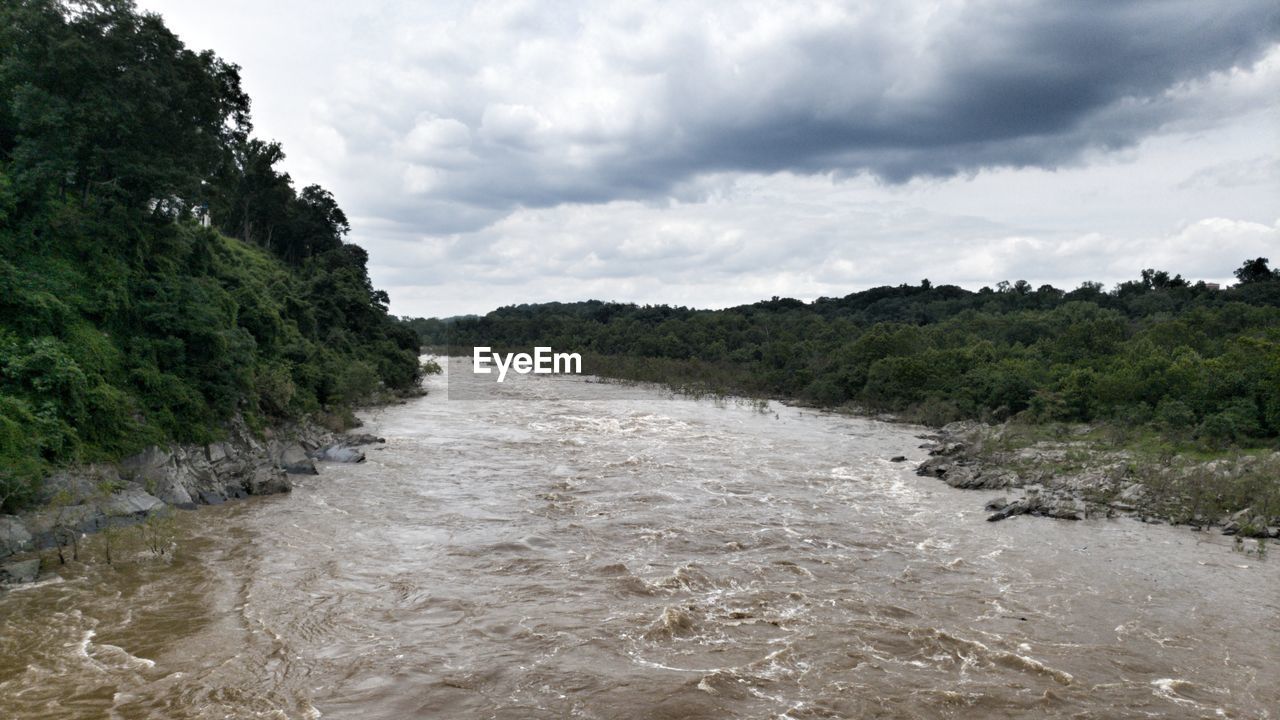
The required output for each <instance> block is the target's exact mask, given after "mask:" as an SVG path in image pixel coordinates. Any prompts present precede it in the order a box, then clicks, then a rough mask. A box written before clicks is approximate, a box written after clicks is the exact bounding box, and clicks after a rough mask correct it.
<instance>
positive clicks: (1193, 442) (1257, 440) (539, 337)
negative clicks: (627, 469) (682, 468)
mask: <svg viewBox="0 0 1280 720" xmlns="http://www.w3.org/2000/svg"><path fill="white" fill-rule="evenodd" d="M1236 275H1237V278H1238V280H1239V281H1240V282H1239V284H1238V285H1236V286H1233V287H1230V288H1226V289H1218V288H1217V287H1215V286H1211V285H1207V284H1205V283H1202V282H1201V283H1195V284H1192V283H1190V282H1188V281H1186V280H1184V279H1183V278H1182V277H1181V276H1178V275H1173V276H1171V275H1170V274H1169V273H1167V272H1162V271H1154V270H1146V271H1143V272H1142V273H1141V277H1140V278H1139V279H1137V280H1134V281H1130V282H1125V283H1121V284H1120V285H1118V286H1117V287H1115V288H1114V289H1112V290H1110V291H1107V290H1104V288H1103V287H1102V286H1101V285H1099V284H1097V283H1085V284H1083V285H1082V286H1080V287H1079V288H1077V289H1075V290H1072V291H1063V290H1060V289H1058V288H1055V287H1052V286H1049V285H1045V286H1042V287H1040V288H1036V289H1033V288H1032V287H1031V286H1030V285H1029V284H1028V283H1026V282H1023V281H1018V282H1016V283H1012V284H1010V283H1000V284H999V286H997V287H996V288H983V289H981V290H979V291H977V292H972V291H969V290H965V289H962V288H959V287H956V286H951V285H940V286H935V285H933V284H932V283H930V282H929V281H927V280H925V281H923V282H921V283H920V284H919V285H901V286H898V287H879V288H873V289H870V290H865V291H862V292H857V293H853V294H851V295H848V296H846V297H843V298H820V299H818V300H816V301H814V302H811V303H805V302H801V301H799V300H792V299H787V298H773V299H772V300H768V301H764V302H758V303H755V304H752V305H744V306H741V307H734V308H728V309H725V310H692V309H688V308H683V307H669V306H661V305H660V306H637V305H631V304H620V303H606V302H599V301H588V302H580V303H549V304H542V305H518V306H510V307H504V308H500V309H498V310H495V311H493V312H491V313H489V314H488V315H485V316H483V317H465V318H457V319H452V320H447V321H445V320H436V319H430V320H423V319H417V320H412V321H410V323H411V325H412V326H413V327H415V329H417V330H418V332H419V333H420V335H421V336H422V339H423V342H424V344H428V345H438V346H451V347H453V348H455V349H457V350H462V351H465V352H469V348H470V347H471V346H473V345H490V346H494V347H525V348H527V347H530V346H532V345H549V346H551V347H554V348H556V349H565V350H572V351H580V352H582V353H583V358H584V370H585V371H586V372H589V373H593V374H597V375H602V376H609V377H620V378H627V379H635V380H649V381H657V382H664V383H668V384H672V385H675V386H677V387H686V388H688V387H693V388H705V389H707V390H710V391H713V392H733V393H741V394H747V395H755V396H767V397H783V398H789V399H794V400H798V401H801V402H806V403H809V404H812V405H815V406H819V407H829V408H840V407H849V408H856V409H859V410H863V411H871V412H889V413H895V414H898V415H899V416H901V417H904V418H907V419H911V420H916V421H920V422H924V423H928V424H933V425H942V424H945V423H947V422H951V421H954V420H960V419H978V420H983V421H988V422H1001V421H1005V420H1016V421H1019V422H1020V423H1022V424H1028V425H1033V426H1038V425H1048V424H1063V423H1068V424H1069V423H1089V424H1094V425H1104V426H1106V427H1107V428H1108V430H1107V432H1108V433H1110V435H1109V436H1108V438H1107V439H1108V440H1110V441H1111V442H1112V443H1113V444H1114V443H1116V442H1118V443H1120V444H1127V443H1130V442H1139V441H1141V442H1147V443H1158V444H1162V445H1167V446H1170V447H1173V448H1176V449H1180V450H1188V451H1203V452H1220V451H1222V450H1225V449H1226V448H1228V447H1230V446H1262V447H1265V446H1273V445H1274V444H1275V443H1276V438H1277V435H1278V434H1280V273H1277V272H1276V271H1274V270H1272V269H1270V267H1269V266H1268V261H1267V259H1266V258H1255V259H1252V260H1249V261H1247V262H1245V263H1244V264H1243V265H1242V266H1241V267H1240V269H1239V270H1238V271H1237V272H1236ZM1112 436H1114V437H1112ZM1121 436H1123V437H1121Z"/></svg>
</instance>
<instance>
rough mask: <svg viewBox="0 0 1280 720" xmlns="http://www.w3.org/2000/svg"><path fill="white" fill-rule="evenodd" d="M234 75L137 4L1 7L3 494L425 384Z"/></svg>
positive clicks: (316, 190)
mask: <svg viewBox="0 0 1280 720" xmlns="http://www.w3.org/2000/svg"><path fill="white" fill-rule="evenodd" d="M251 131H252V126H251V123H250V115H249V98H248V97H247V96H246V95H245V94H244V92H243V91H242V90H241V87H240V78H239V73H238V68H237V67H236V66H235V65H232V64H229V63H227V62H224V61H223V60H221V59H219V58H218V57H217V56H215V55H214V54H213V53H212V52H207V51H206V52H195V51H192V50H189V49H187V48H186V47H184V45H183V43H182V42H181V41H180V40H179V39H178V38H177V37H175V36H174V35H173V34H172V33H171V32H170V31H169V30H167V29H166V28H165V26H164V24H163V23H162V22H161V20H160V18H159V17H158V16H155V15H148V14H142V13H139V12H138V11H137V10H136V9H135V8H134V7H133V5H132V3H130V2H125V1H121V0H106V1H105V2H93V3H62V2H56V1H55V0H4V1H3V2H0V501H2V502H0V507H3V508H4V509H6V510H8V509H12V508H15V507H19V506H21V505H22V504H23V503H25V502H28V501H30V500H31V499H32V498H33V497H34V496H35V495H36V494H37V491H38V485H39V478H40V477H41V476H42V475H43V474H44V473H46V472H48V471H49V470H50V469H51V468H53V467H56V466H57V465H59V464H65V463H69V462H77V461H95V460H101V459H111V458H116V457H120V456H122V455H124V454H127V453H130V452H134V451H137V450H138V449H140V448H142V447H144V446H146V445H149V444H152V443H160V442H165V441H205V440H209V439H212V438H215V437H217V436H218V435H219V434H220V433H221V432H222V429H223V427H224V426H225V423H226V422H227V421H228V420H229V419H230V418H232V417H233V416H235V415H236V414H240V415H243V417H245V418H246V419H247V420H248V421H249V422H250V424H251V425H253V426H257V427H262V426H265V425H266V424H269V423H272V422H277V421H282V420H287V419H295V418H299V417H302V416H306V415H309V414H316V413H321V412H331V413H339V414H341V412H342V409H343V408H344V407H345V406H347V405H349V404H350V403H352V402H354V401H356V400H358V399H360V398H361V397H363V396H366V395H368V394H369V393H371V392H372V391H374V390H376V389H378V388H379V387H385V388H390V389H399V388H408V387H412V386H414V385H415V384H416V381H417V379H418V373H419V368H418V362H417V338H416V336H415V335H414V333H413V332H412V331H410V330H408V329H407V328H405V327H404V326H402V325H400V324H399V323H397V322H396V321H395V320H394V318H391V317H389V316H388V314H387V296H386V294H385V293H382V292H380V291H377V290H375V289H374V288H373V287H372V285H371V284H370V281H369V276H368V273H367V272H366V261H367V256H366V254H365V252H364V251H363V250H362V249H360V248H359V247H357V246H355V245H352V244H350V243H347V242H345V241H344V239H343V238H344V236H345V235H346V233H347V231H348V223H347V219H346V217H345V216H344V215H343V213H342V210H341V209H340V208H339V207H338V205H337V203H336V202H335V201H334V198H333V197H332V196H331V195H330V194H329V193H328V192H326V191H325V190H324V189H322V188H320V187H318V186H315V185H311V186H307V187H305V188H303V189H302V190H296V189H295V188H294V185H293V182H292V180H291V178H290V177H289V176H288V175H287V174H284V173H283V172H281V171H280V170H279V169H278V167H277V165H278V163H279V161H280V160H281V159H282V158H283V153H282V151H281V148H280V147H279V146H278V145H277V144H275V143H270V142H264V141H261V140H258V139H254V138H253V137H252V136H251Z"/></svg>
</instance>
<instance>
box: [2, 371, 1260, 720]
mask: <svg viewBox="0 0 1280 720" xmlns="http://www.w3.org/2000/svg"><path fill="white" fill-rule="evenodd" d="M454 369H455V373H456V372H458V370H457V365H456V364H455V365H454ZM428 385H429V388H430V389H431V390H432V392H431V394H430V395H429V396H427V397H425V398H422V399H419V400H415V401H412V402H409V403H407V404H404V405H398V406H392V407H388V408H385V409H382V410H378V411H375V412H372V413H370V414H368V415H367V416H366V417H365V419H366V423H367V427H366V428H365V430H368V431H370V432H374V433H377V434H379V435H381V436H384V437H386V439H387V442H386V444H385V445H377V446H373V447H371V448H369V449H368V456H369V459H368V461H367V462H365V463H362V464H358V465H340V464H328V465H325V466H324V467H323V469H322V474H321V475H319V476H315V477H301V478H296V484H295V489H294V491H293V493H292V494H290V495H284V496H273V497H266V498H260V499H253V500H249V501H244V502H237V503H229V504H227V505H223V506H219V507H211V508H204V509H201V510H199V511H197V512H191V513H182V514H181V516H180V528H179V530H180V536H181V538H180V540H179V545H178V549H177V552H176V554H175V555H174V556H173V557H172V558H166V559H155V558H152V557H150V556H147V555H139V556H138V557H126V558H125V559H124V561H119V560H118V561H117V562H116V563H115V564H113V565H106V564H105V563H102V562H90V563H83V564H73V565H69V566H67V567H66V568H63V569H61V570H59V569H58V568H56V567H55V568H54V575H53V576H52V577H51V578H50V579H46V580H44V581H42V582H41V583H39V584H36V585H32V586H26V587H23V588H21V589H17V590H12V591H9V592H7V593H3V594H0V716H3V717H4V718H15V719H16V718H24V719H25V718H94V719H97V718H320V717H324V718H359V719H360V720H375V719H381V718H387V719H394V720H404V719H405V718H437V717H438V718H511V719H513V720H515V719H520V720H531V719H538V718H672V719H675V718H690V719H700V718H792V719H795V720H800V719H801V718H863V717H882V718H934V717H982V718H1014V717H1062V718H1119V717H1174V718H1178V717H1187V718H1198V717H1229V718H1268V717H1276V715H1275V713H1276V709H1277V708H1280V664H1277V663H1278V661H1280V557H1277V558H1272V559H1269V560H1268V559H1259V558H1257V557H1256V556H1254V555H1247V554H1244V553H1240V552H1236V551H1234V550H1233V548H1232V544H1231V542H1230V539H1229V538H1224V537H1221V536H1218V535H1216V534H1210V533H1195V532H1192V531H1190V530H1186V529H1179V528H1170V527H1165V526H1152V525H1143V524H1140V523H1137V522H1134V521H1131V520H1111V521H1105V520H1087V521H1082V522H1068V521H1056V520H1047V519H1042V518H1032V517H1020V518H1015V519H1012V520H1009V521H1006V522H1003V523H987V522H984V513H983V511H982V505H983V502H984V500H985V499H987V498H989V497H994V496H995V495H996V493H984V492H978V491H964V490H955V489H952V488H950V487H947V486H946V485H944V484H943V483H941V482H938V481H936V480H931V479H927V478H921V477H916V476H915V475H914V474H913V473H912V467H913V465H914V464H915V462H917V461H919V460H921V459H923V458H924V451H923V450H921V449H919V445H920V444H921V439H920V437H919V436H920V435H921V434H922V433H924V432H925V431H924V429H923V428H918V427H912V426H904V425H893V424H886V423H882V422H875V421H870V420H864V419H858V418H851V417H844V416H838V415H832V414H827V413H820V412H814V411H809V410H803V409H796V408H791V407H786V406H781V405H777V404H772V405H770V406H769V407H768V408H767V409H765V410H762V409H761V408H760V407H757V406H753V405H751V404H746V403H742V404H740V403H735V402H716V401H711V400H692V399H685V398H678V397H672V396H670V395H669V394H668V393H665V392H663V391H660V390H657V389H654V388H648V387H624V386H620V385H615V384H600V383H592V382H589V381H588V380H586V379H583V378H578V377H547V376H537V377H534V376H520V377H509V378H508V380H507V382H506V383H504V384H503V386H501V387H500V388H499V390H498V393H499V394H500V395H501V396H502V397H503V398H504V399H503V401H501V402H499V401H478V400H456V399H455V400H452V401H451V400H449V399H448V398H447V395H448V393H447V390H446V385H445V380H444V379H443V378H441V377H435V378H431V379H430V380H429V382H428ZM897 455H905V456H906V457H907V458H908V462H905V463H894V462H891V461H890V458H892V457H894V456H897ZM90 554H92V548H90Z"/></svg>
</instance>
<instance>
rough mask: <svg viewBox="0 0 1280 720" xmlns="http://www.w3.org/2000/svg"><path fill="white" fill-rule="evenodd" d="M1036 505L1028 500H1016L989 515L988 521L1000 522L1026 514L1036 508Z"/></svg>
mask: <svg viewBox="0 0 1280 720" xmlns="http://www.w3.org/2000/svg"><path fill="white" fill-rule="evenodd" d="M1034 507H1035V506H1034V505H1033V504H1032V503H1031V502H1029V501H1027V500H1015V501H1014V502H1011V503H1009V504H1008V505H1005V506H1004V507H1002V508H1000V509H999V510H998V511H996V512H995V513H993V514H991V515H990V516H988V517H987V522H999V521H1001V520H1005V519H1007V518H1011V517H1013V516H1014V515H1026V514H1027V513H1029V512H1031V511H1032V510H1033V509H1034Z"/></svg>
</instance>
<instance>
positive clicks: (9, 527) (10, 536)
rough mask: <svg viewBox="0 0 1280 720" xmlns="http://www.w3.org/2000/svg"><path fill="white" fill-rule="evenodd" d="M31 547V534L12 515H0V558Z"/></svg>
mask: <svg viewBox="0 0 1280 720" xmlns="http://www.w3.org/2000/svg"><path fill="white" fill-rule="evenodd" d="M30 547H31V533H30V532H29V531H28V530H27V526H26V525H24V524H23V522H22V521H21V520H19V519H18V518H16V517H14V516H13V515H0V558H6V557H9V556H10V555H12V554H14V553H17V552H21V551H23V550H26V549H27V548H30Z"/></svg>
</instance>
